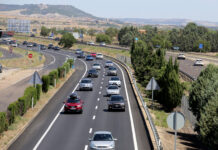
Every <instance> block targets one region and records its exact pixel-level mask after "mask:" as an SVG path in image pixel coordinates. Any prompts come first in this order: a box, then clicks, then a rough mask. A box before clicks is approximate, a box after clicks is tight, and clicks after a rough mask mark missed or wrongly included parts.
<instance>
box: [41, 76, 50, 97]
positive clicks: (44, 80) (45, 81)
mask: <svg viewBox="0 0 218 150" xmlns="http://www.w3.org/2000/svg"><path fill="white" fill-rule="evenodd" d="M42 83H43V84H42V91H43V92H44V93H47V92H48V89H49V85H50V78H49V76H48V75H44V76H42Z"/></svg>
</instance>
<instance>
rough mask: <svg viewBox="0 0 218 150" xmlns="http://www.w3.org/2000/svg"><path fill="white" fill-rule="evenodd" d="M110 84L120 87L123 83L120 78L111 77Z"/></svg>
mask: <svg viewBox="0 0 218 150" xmlns="http://www.w3.org/2000/svg"><path fill="white" fill-rule="evenodd" d="M108 82H109V85H117V86H119V87H120V86H121V81H120V78H119V77H111V78H110V80H109V81H108Z"/></svg>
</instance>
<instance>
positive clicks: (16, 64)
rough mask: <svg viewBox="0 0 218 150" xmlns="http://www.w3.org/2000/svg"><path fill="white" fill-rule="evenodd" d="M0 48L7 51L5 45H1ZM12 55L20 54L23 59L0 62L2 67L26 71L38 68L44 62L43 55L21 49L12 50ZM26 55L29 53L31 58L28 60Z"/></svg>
mask: <svg viewBox="0 0 218 150" xmlns="http://www.w3.org/2000/svg"><path fill="white" fill-rule="evenodd" d="M0 47H1V48H4V49H6V50H8V47H7V46H5V45H2V46H0ZM13 53H17V54H21V55H22V56H23V57H21V58H12V59H4V60H0V63H1V64H2V65H3V66H4V67H13V68H23V69H27V68H32V67H37V66H40V65H42V64H43V63H44V62H45V57H44V55H42V54H41V53H38V52H35V51H30V50H28V51H27V50H24V49H21V48H13ZM28 53H31V54H32V55H33V57H32V58H29V57H28Z"/></svg>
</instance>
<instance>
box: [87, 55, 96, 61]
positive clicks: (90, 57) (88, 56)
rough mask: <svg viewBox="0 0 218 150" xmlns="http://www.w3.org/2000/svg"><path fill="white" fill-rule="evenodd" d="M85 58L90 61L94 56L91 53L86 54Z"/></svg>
mask: <svg viewBox="0 0 218 150" xmlns="http://www.w3.org/2000/svg"><path fill="white" fill-rule="evenodd" d="M86 60H87V61H92V60H94V58H93V57H92V56H91V55H87V56H86Z"/></svg>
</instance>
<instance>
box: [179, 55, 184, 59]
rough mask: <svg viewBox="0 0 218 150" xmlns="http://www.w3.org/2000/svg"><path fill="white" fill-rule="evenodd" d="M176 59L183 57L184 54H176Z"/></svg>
mask: <svg viewBox="0 0 218 150" xmlns="http://www.w3.org/2000/svg"><path fill="white" fill-rule="evenodd" d="M177 59H185V55H184V54H178V56H177Z"/></svg>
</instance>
